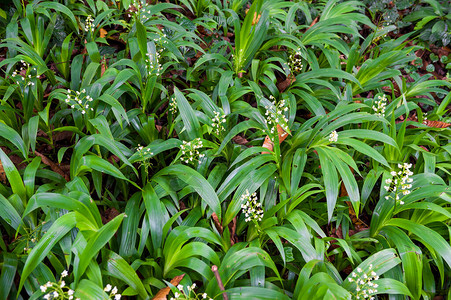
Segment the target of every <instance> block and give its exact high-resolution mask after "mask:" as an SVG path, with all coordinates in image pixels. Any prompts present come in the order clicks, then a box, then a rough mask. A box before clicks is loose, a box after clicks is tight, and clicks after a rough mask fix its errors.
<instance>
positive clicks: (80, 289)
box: [74, 279, 110, 300]
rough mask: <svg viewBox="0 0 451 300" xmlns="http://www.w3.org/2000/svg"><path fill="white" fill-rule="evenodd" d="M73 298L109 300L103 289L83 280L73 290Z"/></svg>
mask: <svg viewBox="0 0 451 300" xmlns="http://www.w3.org/2000/svg"><path fill="white" fill-rule="evenodd" d="M74 296H75V297H77V298H80V299H86V300H109V299H110V297H109V296H108V295H107V294H106V293H105V292H104V291H103V288H101V287H99V286H98V285H96V284H95V283H94V282H92V281H90V280H88V279H83V280H82V281H80V284H79V285H78V286H77V289H76V290H75V294H74Z"/></svg>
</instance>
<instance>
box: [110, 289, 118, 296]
mask: <svg viewBox="0 0 451 300" xmlns="http://www.w3.org/2000/svg"><path fill="white" fill-rule="evenodd" d="M116 293H117V287H114V288H113V290H112V291H111V294H113V295H115V294H116Z"/></svg>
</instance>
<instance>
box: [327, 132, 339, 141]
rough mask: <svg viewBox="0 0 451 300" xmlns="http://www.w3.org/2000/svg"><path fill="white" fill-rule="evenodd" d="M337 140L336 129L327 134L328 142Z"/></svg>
mask: <svg viewBox="0 0 451 300" xmlns="http://www.w3.org/2000/svg"><path fill="white" fill-rule="evenodd" d="M337 141H338V133H337V131H335V130H334V131H332V132H331V133H330V134H329V142H331V143H336V142H337Z"/></svg>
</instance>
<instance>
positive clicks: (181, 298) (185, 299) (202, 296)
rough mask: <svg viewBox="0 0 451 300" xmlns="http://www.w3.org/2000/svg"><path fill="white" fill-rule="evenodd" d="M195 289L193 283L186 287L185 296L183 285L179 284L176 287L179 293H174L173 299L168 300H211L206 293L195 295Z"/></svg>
mask: <svg viewBox="0 0 451 300" xmlns="http://www.w3.org/2000/svg"><path fill="white" fill-rule="evenodd" d="M195 288H196V284H195V283H193V284H192V285H187V286H186V289H187V290H188V295H186V293H185V290H184V287H183V285H181V284H179V285H178V286H177V289H178V290H179V291H180V293H179V292H175V293H174V297H171V299H170V300H176V299H179V300H188V299H189V300H192V299H196V300H197V299H207V300H213V299H212V298H210V297H209V296H208V295H207V293H203V294H200V293H199V294H197V293H196V292H195V291H194V289H195ZM191 294H193V295H191Z"/></svg>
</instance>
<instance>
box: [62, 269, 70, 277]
mask: <svg viewBox="0 0 451 300" xmlns="http://www.w3.org/2000/svg"><path fill="white" fill-rule="evenodd" d="M67 275H69V273H68V272H67V271H66V270H64V271H63V272H62V273H61V278H64V277H66V276H67Z"/></svg>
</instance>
